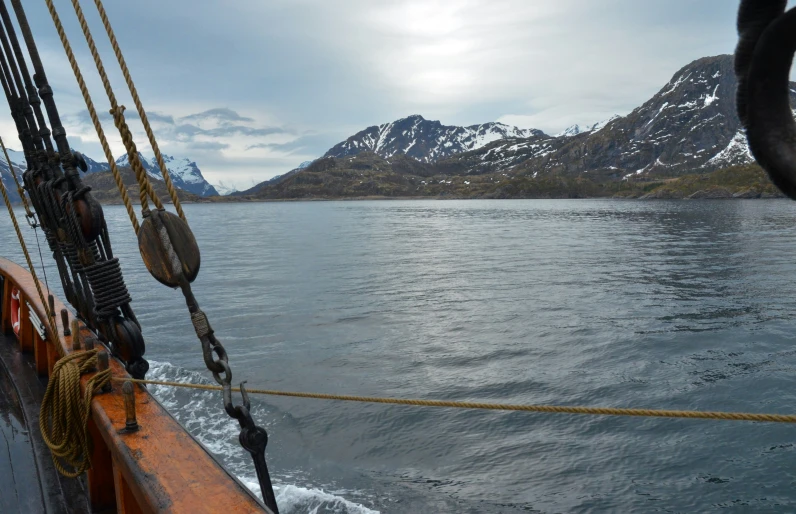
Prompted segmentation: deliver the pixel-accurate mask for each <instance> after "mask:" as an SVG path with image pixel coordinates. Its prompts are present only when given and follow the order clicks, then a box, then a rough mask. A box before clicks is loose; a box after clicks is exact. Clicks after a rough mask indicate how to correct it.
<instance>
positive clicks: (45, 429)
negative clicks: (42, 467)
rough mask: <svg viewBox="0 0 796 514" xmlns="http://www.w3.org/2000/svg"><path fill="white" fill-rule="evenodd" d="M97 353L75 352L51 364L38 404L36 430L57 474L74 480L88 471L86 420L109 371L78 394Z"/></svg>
mask: <svg viewBox="0 0 796 514" xmlns="http://www.w3.org/2000/svg"><path fill="white" fill-rule="evenodd" d="M97 352H99V350H90V351H84V352H75V353H72V354H69V355H67V356H66V357H63V358H61V359H60V360H58V362H56V363H55V366H54V367H53V372H52V374H51V375H50V380H49V382H48V383H47V390H46V391H45V393H44V399H43V400H42V402H41V412H40V413H39V429H40V430H41V435H42V438H43V439H44V442H45V443H46V444H47V446H48V447H49V448H50V451H51V452H52V458H53V462H54V463H55V467H56V469H58V472H59V473H61V474H62V475H64V476H67V477H76V476H78V475H80V474H82V473H83V472H84V471H86V470H87V469H88V468H90V467H91V441H90V436H89V434H88V417H89V415H90V414H91V399H92V398H93V397H94V393H95V392H96V391H98V390H99V389H100V388H102V386H103V385H105V384H106V383H108V381H109V380H110V378H111V370H110V369H106V370H103V371H100V372H98V373H97V374H96V375H94V376H93V377H91V379H89V381H88V383H87V384H86V392H85V393H84V394H83V395H81V394H80V376H81V375H82V374H84V373H87V372H90V371H92V370H93V369H94V368H95V367H96V365H97Z"/></svg>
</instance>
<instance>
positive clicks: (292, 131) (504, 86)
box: [0, 0, 794, 187]
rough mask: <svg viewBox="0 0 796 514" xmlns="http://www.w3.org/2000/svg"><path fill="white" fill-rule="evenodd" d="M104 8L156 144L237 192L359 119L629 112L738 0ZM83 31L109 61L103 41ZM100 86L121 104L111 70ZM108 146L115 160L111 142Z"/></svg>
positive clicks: (706, 42)
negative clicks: (152, 119) (151, 117)
mask: <svg viewBox="0 0 796 514" xmlns="http://www.w3.org/2000/svg"><path fill="white" fill-rule="evenodd" d="M790 3H791V5H792V4H793V3H794V2H790ZM26 8H27V9H28V14H29V17H30V19H31V24H32V25H33V29H34V32H35V33H36V34H38V35H39V38H40V43H39V47H40V49H41V50H42V52H43V58H44V61H45V65H46V67H47V71H48V75H49V77H50V80H51V82H52V84H53V86H54V87H55V88H56V98H57V100H58V102H59V107H60V109H61V111H62V113H63V114H65V119H66V120H68V121H69V122H70V124H69V125H67V127H66V128H67V132H68V133H69V134H70V135H71V136H73V138H72V143H73V145H74V146H76V147H78V148H79V149H81V150H84V151H85V152H86V153H88V154H89V155H91V156H93V157H95V158H100V157H101V156H102V152H101V151H100V149H99V145H98V143H97V137H96V134H94V132H93V129H92V128H91V126H90V125H87V124H86V123H85V114H84V113H83V114H78V113H81V111H84V106H83V105H82V100H81V98H80V96H79V91H78V90H77V88H76V86H75V84H74V78H73V77H72V74H71V71H70V70H69V67H68V65H67V63H66V62H65V59H64V58H63V54H62V51H61V48H60V43H59V42H58V39H57V37H56V35H55V33H54V31H53V27H52V23H51V21H50V20H49V16H48V14H47V12H46V8H44V6H43V5H39V4H35V3H34V4H31V5H30V7H27V6H26ZM68 8H69V4H68V2H67V3H65V4H64V5H63V6H60V5H59V10H61V15H62V16H61V17H62V19H63V20H64V22H65V23H66V25H67V31H68V32H69V33H70V34H71V35H74V38H73V46H74V47H75V51H76V53H77V56H78V59H79V61H80V62H81V65H82V66H83V70H84V73H85V74H86V76H87V80H88V82H89V86H90V87H91V89H92V92H93V93H94V94H95V101H96V103H97V105H98V109H99V110H101V111H105V110H107V106H106V102H105V101H103V98H104V97H103V96H102V95H101V93H102V88H101V85H100V84H99V82H98V80H97V79H96V73H94V72H93V67H92V66H91V59H90V56H89V55H88V53H87V50H86V48H85V45H84V44H81V42H80V38H79V33H80V29H79V27H77V25H76V23H75V21H74V15H73V14H72V13H70V12H69V10H68ZM106 8H107V9H108V11H109V14H110V16H111V18H112V20H113V21H114V23H115V25H116V30H117V36H118V38H119V41H120V43H121V45H122V48H123V50H124V51H125V56H126V58H127V61H128V64H129V65H130V68H131V70H132V72H133V75H134V77H135V79H136V83H137V86H138V89H139V91H140V92H141V96H142V98H143V100H144V102H145V104H146V105H147V109H148V110H149V112H151V113H155V114H158V115H159V117H158V120H157V122H156V133H157V135H158V137H159V141H160V144H161V146H162V147H163V150H164V151H165V152H168V153H172V154H176V155H184V156H188V157H190V158H192V159H194V160H196V161H197V162H198V163H199V165H200V167H201V168H202V170H203V172H205V173H206V174H207V175H208V176H209V178H210V180H211V181H218V180H224V181H225V182H228V183H229V182H234V183H236V184H237V185H238V186H239V187H243V186H249V185H251V182H252V181H255V182H259V181H261V180H265V179H267V178H269V177H270V176H273V175H276V174H280V173H284V172H286V171H288V170H290V169H291V168H292V167H295V166H296V165H298V164H299V163H300V162H302V161H304V160H308V159H312V158H315V157H318V156H320V155H322V154H323V153H324V152H325V151H326V150H327V149H328V148H329V147H331V146H333V145H334V144H335V143H337V142H339V141H341V140H343V139H345V138H346V137H348V136H350V135H352V134H353V133H355V132H357V131H358V130H361V129H363V128H365V127H367V126H369V125H374V124H379V123H384V122H388V121H392V120H395V119H397V118H400V117H403V116H406V115H409V114H414V113H420V114H422V115H423V116H424V117H426V118H428V119H439V120H440V121H442V122H443V123H445V124H460V125H468V124H474V123H481V122H486V121H495V120H499V121H503V122H505V123H509V124H516V125H519V126H522V127H533V128H539V129H542V130H544V131H546V132H548V133H555V132H558V131H560V130H561V129H563V128H565V127H566V126H568V125H571V124H573V123H581V124H588V123H594V122H597V121H600V120H602V119H605V118H607V117H609V116H611V115H613V114H616V113H618V114H624V113H627V112H629V111H630V110H631V109H633V108H634V107H636V106H638V105H639V104H640V103H642V102H643V101H645V100H646V99H648V98H649V97H650V96H651V95H652V94H654V93H655V92H656V91H657V90H658V89H659V88H660V87H661V86H662V85H663V84H665V83H666V82H667V81H668V80H669V78H670V77H671V75H672V74H673V73H674V72H676V71H677V70H678V69H679V68H680V67H682V66H684V65H685V64H687V63H688V62H690V61H691V60H693V59H696V58H699V57H703V56H706V55H715V54H719V53H730V52H732V50H733V46H734V44H735V37H736V36H735V24H734V18H735V9H736V8H737V3H736V2H730V1H727V0H702V1H700V2H693V1H692V0H667V1H663V0H650V1H645V2H638V1H637V0H601V1H599V2H597V1H593V0H557V1H556V2H552V1H548V0H491V1H487V0H462V1H441V0H429V1H420V0H384V1H379V2H373V1H370V0H349V1H346V2H325V1H322V0H274V1H272V2H260V1H255V0H241V1H239V2H234V3H230V2H226V1H222V0H207V1H203V2H194V1H191V0H170V1H169V2H162V1H160V0H138V1H136V2H115V3H109V4H108V5H107V6H106ZM87 15H88V16H89V22H90V23H93V24H94V23H96V22H97V19H96V15H95V14H92V11H91V10H87ZM95 36H96V35H95ZM97 39H98V44H99V46H100V50H101V51H102V52H103V53H104V55H107V56H108V58H107V61H106V66H107V67H108V68H109V69H113V66H109V64H110V63H112V57H111V54H110V52H108V45H107V43H106V42H104V40H103V38H99V37H98V38H97ZM111 80H112V81H113V83H114V84H115V85H116V86H117V93H119V95H120V101H121V103H124V104H126V105H128V107H129V106H131V105H132V103H131V102H130V99H129V97H126V96H125V95H124V94H123V93H124V89H125V88H124V83H123V81H122V80H121V77H120V76H119V74H118V73H117V72H112V73H111ZM222 112H223V113H225V114H224V116H226V117H224V116H221V117H219V116H220V115H219V113H222ZM128 113H129V114H130V115H129V116H128V117H129V119H130V120H131V124H132V128H133V131H134V134H135V135H136V136H137V139H138V140H139V141H140V145H141V146H142V150H146V146H147V145H146V139H145V138H143V137H141V136H143V131H142V129H141V127H140V125H138V124H135V123H134V122H133V120H134V119H135V116H134V112H131V111H128ZM208 113H210V114H208ZM214 113H215V114H214ZM203 116H204V117H203ZM104 119H105V120H106V123H105V128H106V130H107V131H108V134H109V135H112V134H115V130H114V129H113V124H112V123H110V122H109V120H108V119H107V116H106V117H105V118H104ZM0 129H1V130H3V133H2V134H3V135H4V136H5V139H6V140H7V141H16V137H15V135H14V136H12V134H14V129H13V124H12V123H10V121H9V120H7V119H0ZM111 139H112V145H113V148H114V152H116V154H117V155H120V152H121V151H123V149H122V146H121V144H120V141H119V139H118V136H115V135H114V136H113V137H111Z"/></svg>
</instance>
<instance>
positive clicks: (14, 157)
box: [0, 150, 219, 201]
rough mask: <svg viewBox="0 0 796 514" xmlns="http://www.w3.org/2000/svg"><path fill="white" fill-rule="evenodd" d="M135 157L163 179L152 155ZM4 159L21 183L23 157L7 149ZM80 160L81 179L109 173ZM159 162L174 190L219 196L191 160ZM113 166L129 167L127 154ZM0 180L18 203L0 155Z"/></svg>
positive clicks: (92, 162) (101, 164)
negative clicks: (7, 160) (7, 158)
mask: <svg viewBox="0 0 796 514" xmlns="http://www.w3.org/2000/svg"><path fill="white" fill-rule="evenodd" d="M138 155H139V158H140V159H141V163H142V164H143V165H144V169H146V171H147V175H149V176H150V177H151V178H153V179H155V180H158V181H161V182H162V181H163V176H162V175H161V174H160V168H159V167H158V164H157V160H156V159H155V157H154V156H153V157H151V158H147V157H145V156H144V155H142V154H141V153H140V152H139V153H138ZM8 157H9V158H10V159H11V163H12V164H13V165H14V169H15V170H16V171H17V177H18V179H19V180H20V182H21V181H22V172H23V171H24V170H25V169H27V161H26V160H25V155H24V154H23V153H22V152H18V151H16V150H8ZM83 159H84V160H85V162H86V166H87V170H86V172H85V174H83V173H82V172H81V175H83V176H84V179H85V178H86V177H87V176H89V175H91V174H94V173H101V172H105V171H109V168H110V167H109V166H108V163H107V162H98V161H95V160H94V159H92V158H90V157H88V156H87V155H83ZM163 160H164V161H165V163H166V169H167V170H168V171H169V175H170V176H171V180H172V182H173V183H174V185H175V186H176V187H177V188H179V189H182V190H184V191H188V192H190V193H193V194H195V195H198V196H215V195H218V194H219V193H218V191H217V190H216V188H215V187H213V186H212V185H211V184H210V183H209V182H207V180H205V178H204V177H203V176H202V172H201V170H200V169H199V167H198V166H197V165H196V163H195V162H193V161H191V160H190V159H186V158H177V157H172V156H170V155H163ZM116 164H117V166H119V167H126V166H129V162H128V159H127V155H126V154H125V155H123V156H122V157H119V158H118V159H116ZM0 180H2V181H3V184H4V185H5V186H6V189H8V192H9V196H10V197H11V198H12V200H13V201H18V200H19V195H18V194H17V192H16V186H15V185H14V181H13V179H12V177H11V175H10V174H9V168H8V164H7V163H6V161H5V158H4V157H3V156H0Z"/></svg>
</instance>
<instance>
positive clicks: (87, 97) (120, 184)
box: [46, 0, 154, 234]
mask: <svg viewBox="0 0 796 514" xmlns="http://www.w3.org/2000/svg"><path fill="white" fill-rule="evenodd" d="M46 1H47V8H48V9H49V11H50V16H51V17H52V19H53V23H54V24H55V29H56V31H57V32H58V37H59V38H60V39H61V44H62V45H63V47H64V51H65V52H66V57H67V59H68V60H69V65H70V66H71V67H72V72H73V73H74V75H75V79H76V80H77V84H78V86H79V88H80V93H81V94H82V95H83V100H84V101H85V103H86V108H88V112H89V115H90V116H91V122H92V123H93V124H94V130H96V132H97V136H98V137H99V140H100V144H101V145H102V150H103V152H105V158H106V159H107V160H108V164H109V165H110V167H111V173H112V174H113V179H114V181H115V182H116V187H117V188H118V189H119V194H121V196H122V201H123V202H124V207H125V209H126V210H127V215H128V217H129V218H130V223H132V225H133V230H135V233H136V234H138V228H139V226H138V219H137V218H136V215H135V210H134V209H133V206H132V203H131V202H130V198H129V196H128V195H127V188H126V187H125V185H124V181H123V180H122V176H121V173H120V172H119V169H118V168H117V167H116V161H115V159H114V158H113V153H111V149H110V146H109V145H108V139H107V138H106V137H105V131H104V130H103V128H102V124H101V123H100V120H99V116H97V110H96V109H95V108H94V102H93V101H92V99H91V94H90V93H89V91H88V87H87V86H86V81H85V80H84V79H83V73H82V72H81V71H80V66H79V65H78V63H77V59H75V54H74V52H72V45H70V44H69V39H68V38H67V36H66V32H65V31H64V27H63V25H62V24H61V19H60V17H59V16H58V12H57V11H56V10H55V5H53V2H52V0H46ZM95 51H96V49H95ZM130 165H131V166H132V162H131V163H130ZM152 193H153V194H154V191H153V192H152ZM139 195H140V200H141V203H142V206H145V205H146V196H145V195H146V192H145V189H144V188H142V187H141V185H140V182H139Z"/></svg>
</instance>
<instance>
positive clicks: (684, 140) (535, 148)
mask: <svg viewBox="0 0 796 514" xmlns="http://www.w3.org/2000/svg"><path fill="white" fill-rule="evenodd" d="M792 84H793V83H792ZM735 89H736V79H735V74H734V72H733V59H732V56H731V55H719V56H715V57H705V58H702V59H698V60H696V61H694V62H692V63H690V64H688V65H686V66H684V67H683V68H682V69H681V70H679V71H678V72H677V73H675V74H674V76H673V77H672V79H671V80H670V81H669V82H668V83H667V84H666V85H665V86H664V87H663V88H661V89H660V90H659V91H658V93H656V94H655V95H654V96H653V97H652V98H650V99H649V100H648V101H646V102H645V103H644V104H643V105H641V106H639V107H637V108H636V109H634V110H633V111H632V112H631V113H630V114H628V115H626V116H614V117H613V118H611V119H609V120H606V121H605V122H601V123H598V124H596V125H595V126H593V127H590V130H582V129H580V128H578V130H577V132H578V133H577V134H574V133H573V132H575V130H574V129H573V130H571V131H570V133H568V134H561V135H560V136H559V137H554V138H549V139H547V140H542V141H540V140H539V139H538V138H536V139H527V140H524V141H520V140H517V141H508V140H507V141H498V142H494V143H492V144H489V145H487V146H485V147H483V148H481V149H479V150H477V151H475V152H469V153H465V154H462V155H461V156H458V157H454V158H453V160H456V161H459V162H461V163H462V165H463V166H464V167H465V169H466V170H467V172H469V173H473V172H476V173H477V172H483V171H509V170H510V171H511V173H512V174H515V175H532V176H538V175H539V174H543V173H551V172H555V173H564V174H569V175H573V174H580V173H589V174H590V175H591V176H593V177H595V175H598V176H599V175H602V176H603V177H605V178H610V177H613V178H617V177H630V176H647V175H657V176H661V175H663V176H676V175H679V174H682V173H691V172H693V171H697V170H705V171H711V170H715V169H719V168H722V167H726V166H730V165H733V164H743V163H746V162H750V161H751V160H752V159H751V155H750V154H749V151H748V147H747V146H746V141H745V138H744V137H743V132H742V131H741V125H740V121H739V120H738V116H737V115H736V113H735ZM794 91H796V84H793V85H792V87H791V101H792V103H796V93H794ZM595 178H596V177H595Z"/></svg>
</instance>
